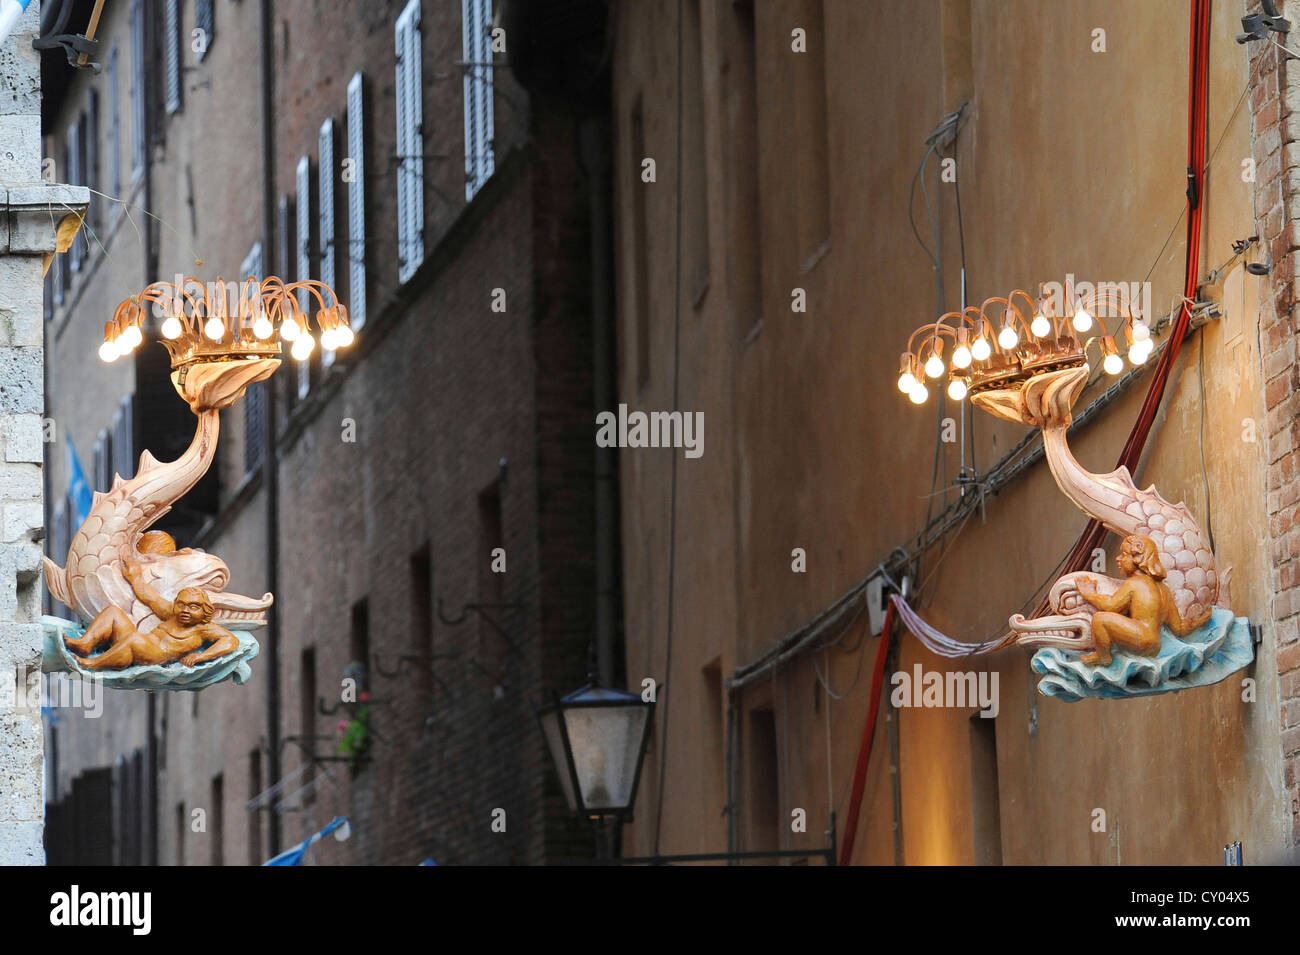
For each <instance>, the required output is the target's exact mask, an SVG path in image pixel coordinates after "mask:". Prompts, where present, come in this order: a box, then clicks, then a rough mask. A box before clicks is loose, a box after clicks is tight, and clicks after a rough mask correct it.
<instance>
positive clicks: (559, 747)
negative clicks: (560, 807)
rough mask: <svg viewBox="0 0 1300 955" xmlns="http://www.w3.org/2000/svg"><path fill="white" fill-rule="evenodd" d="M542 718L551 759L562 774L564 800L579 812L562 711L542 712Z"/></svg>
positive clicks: (560, 774)
mask: <svg viewBox="0 0 1300 955" xmlns="http://www.w3.org/2000/svg"><path fill="white" fill-rule="evenodd" d="M540 720H541V724H542V733H543V734H544V735H545V737H546V746H547V748H548V749H549V750H550V751H551V759H552V761H553V762H554V763H555V770H556V772H557V773H558V774H559V776H560V786H561V787H562V788H563V789H564V801H565V802H566V803H568V804H569V810H570V812H577V811H578V800H577V799H576V798H575V796H574V792H573V775H572V774H571V773H570V772H569V758H568V756H566V755H565V752H564V738H563V736H562V734H561V732H560V711H559V710H558V709H555V710H550V711H549V712H546V713H542V714H541V716H540Z"/></svg>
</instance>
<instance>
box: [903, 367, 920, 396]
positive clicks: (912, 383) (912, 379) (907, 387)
mask: <svg viewBox="0 0 1300 955" xmlns="http://www.w3.org/2000/svg"><path fill="white" fill-rule="evenodd" d="M918 384H919V382H918V381H917V380H916V375H914V374H912V373H911V372H910V371H905V372H903V373H902V374H901V375H899V376H898V390H899V391H901V392H902V393H903V394H905V395H908V394H911V393H912V389H913V388H915V387H916V386H917V385H918Z"/></svg>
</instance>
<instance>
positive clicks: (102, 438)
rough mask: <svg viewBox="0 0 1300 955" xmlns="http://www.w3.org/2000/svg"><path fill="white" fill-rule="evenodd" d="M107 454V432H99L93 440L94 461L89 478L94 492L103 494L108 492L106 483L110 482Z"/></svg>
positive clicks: (108, 451)
mask: <svg viewBox="0 0 1300 955" xmlns="http://www.w3.org/2000/svg"><path fill="white" fill-rule="evenodd" d="M109 454H110V450H109V447H108V432H107V431H100V432H99V435H98V436H97V437H96V438H95V459H94V467H93V469H92V472H91V478H90V480H91V481H92V482H93V487H94V489H95V490H96V491H100V492H103V491H107V490H108V482H109V480H110V478H109V477H108V469H109V466H110V462H109Z"/></svg>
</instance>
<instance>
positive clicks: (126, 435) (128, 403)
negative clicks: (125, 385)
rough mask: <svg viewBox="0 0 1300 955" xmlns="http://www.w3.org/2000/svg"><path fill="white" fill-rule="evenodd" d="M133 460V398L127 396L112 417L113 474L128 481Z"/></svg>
mask: <svg viewBox="0 0 1300 955" xmlns="http://www.w3.org/2000/svg"><path fill="white" fill-rule="evenodd" d="M135 460H136V459H135V396H134V395H127V396H126V397H125V398H123V399H122V403H121V404H120V405H119V406H118V409H117V414H115V415H114V416H113V473H114V474H120V475H122V479H123V480H127V481H129V480H130V479H131V478H132V477H133V476H134V475H135Z"/></svg>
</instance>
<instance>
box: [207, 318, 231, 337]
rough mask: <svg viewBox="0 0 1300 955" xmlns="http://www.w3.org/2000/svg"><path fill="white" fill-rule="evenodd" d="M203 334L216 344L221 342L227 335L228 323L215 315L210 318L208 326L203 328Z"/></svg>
mask: <svg viewBox="0 0 1300 955" xmlns="http://www.w3.org/2000/svg"><path fill="white" fill-rule="evenodd" d="M203 334H204V335H207V336H208V337H209V338H211V339H212V340H213V341H214V342H219V341H221V339H222V338H223V337H224V336H225V334H226V323H225V322H223V321H222V320H221V319H219V318H217V317H216V316H215V315H214V316H212V317H211V318H209V319H208V322H207V324H206V325H204V326H203Z"/></svg>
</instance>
